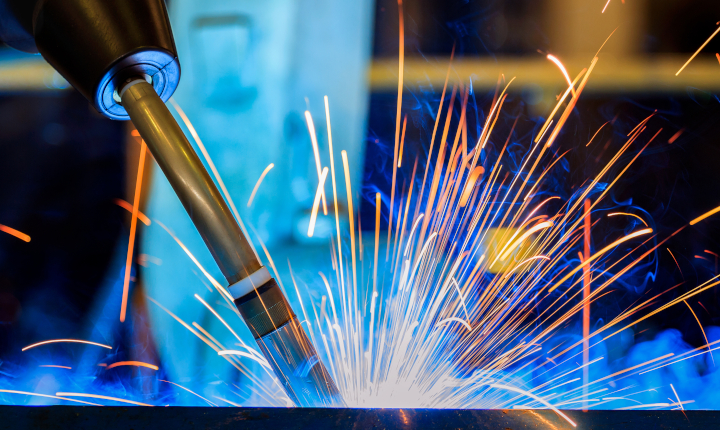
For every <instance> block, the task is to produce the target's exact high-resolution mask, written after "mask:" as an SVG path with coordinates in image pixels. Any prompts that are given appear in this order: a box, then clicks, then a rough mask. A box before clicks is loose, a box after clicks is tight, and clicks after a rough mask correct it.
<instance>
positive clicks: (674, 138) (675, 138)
mask: <svg viewBox="0 0 720 430" xmlns="http://www.w3.org/2000/svg"><path fill="white" fill-rule="evenodd" d="M684 131H685V128H684V127H683V128H681V129H680V130H678V131H677V133H675V134H673V135H672V137H671V138H670V139H668V143H673V142H675V141H676V140H677V139H678V137H680V135H681V134H683V132H684Z"/></svg>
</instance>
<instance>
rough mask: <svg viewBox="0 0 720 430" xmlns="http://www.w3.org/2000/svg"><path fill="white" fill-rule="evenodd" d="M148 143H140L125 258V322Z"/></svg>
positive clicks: (122, 309)
mask: <svg viewBox="0 0 720 430" xmlns="http://www.w3.org/2000/svg"><path fill="white" fill-rule="evenodd" d="M146 149H147V145H146V144H145V141H144V140H143V141H142V143H141V144H140V159H139V160H138V171H137V180H136V181H135V196H134V198H133V206H132V218H131V219H130V240H129V241H128V252H127V258H126V260H125V279H124V280H123V295H122V303H121V305H120V322H125V313H126V312H127V300H128V292H129V290H130V269H131V268H132V256H133V247H134V246H135V232H136V231H137V220H138V208H139V206H140V191H141V190H142V178H143V169H144V168H145V152H147V151H146Z"/></svg>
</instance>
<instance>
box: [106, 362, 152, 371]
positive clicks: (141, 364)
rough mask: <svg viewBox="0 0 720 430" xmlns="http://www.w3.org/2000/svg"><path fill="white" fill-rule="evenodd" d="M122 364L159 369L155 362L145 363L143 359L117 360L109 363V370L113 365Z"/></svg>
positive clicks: (118, 365)
mask: <svg viewBox="0 0 720 430" xmlns="http://www.w3.org/2000/svg"><path fill="white" fill-rule="evenodd" d="M120 366H138V367H147V368H148V369H152V370H158V369H159V367H157V366H156V365H154V364H150V363H143V362H142V361H117V362H115V363H113V364H109V365H108V366H107V368H108V370H109V369H112V368H113V367H120Z"/></svg>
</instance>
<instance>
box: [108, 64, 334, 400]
mask: <svg viewBox="0 0 720 430" xmlns="http://www.w3.org/2000/svg"><path fill="white" fill-rule="evenodd" d="M119 96H120V98H121V101H122V105H123V107H124V108H125V109H126V110H127V113H128V115H129V116H130V119H131V120H132V122H133V124H135V127H136V128H137V130H138V132H139V133H140V136H141V137H142V138H143V139H144V140H145V143H147V146H148V148H149V150H150V152H151V153H152V155H153V156H154V157H155V160H156V161H157V163H158V165H160V168H161V169H162V171H163V172H164V173H165V176H166V177H167V179H168V181H169V182H170V185H172V187H173V189H174V190H175V193H176V194H177V195H178V197H179V198H180V201H181V202H182V204H183V206H184V207H185V210H186V211H187V213H188V214H189V215H190V218H191V219H192V221H193V224H195V227H196V228H197V230H198V232H200V235H201V236H202V238H203V240H204V241H205V244H206V245H207V247H208V249H210V252H211V253H212V255H213V257H214V258H215V261H216V262H217V264H218V266H219V267H220V270H221V271H222V272H223V275H225V278H226V279H227V280H228V282H229V283H230V288H229V290H230V293H231V294H232V295H233V298H234V299H235V305H236V306H237V308H238V310H239V311H240V314H241V315H242V316H243V319H244V320H245V323H246V324H247V325H248V327H249V328H250V331H251V332H252V333H253V336H254V337H255V340H256V341H257V343H258V345H259V346H260V350H261V351H262V353H263V355H265V358H266V359H267V361H268V363H270V366H271V367H272V368H273V370H274V371H275V374H276V375H277V377H278V378H279V379H280V381H281V382H282V384H283V387H284V388H285V391H286V392H287V394H288V396H289V397H290V399H291V400H293V402H295V404H296V405H297V406H310V407H313V406H314V407H328V406H343V405H344V402H343V400H342V397H341V396H340V393H339V391H338V389H337V386H336V385H335V383H334V382H333V380H332V378H331V377H330V374H329V373H328V372H327V370H326V369H325V366H324V365H323V364H322V362H321V361H320V359H319V357H318V356H317V352H316V351H315V348H314V347H313V345H312V343H311V342H310V340H309V339H308V337H307V335H306V334H305V331H304V330H303V328H302V327H301V326H300V324H299V323H298V321H297V318H296V317H295V314H294V313H293V311H292V309H291V308H290V304H289V303H288V301H287V299H286V298H285V296H284V294H283V293H282V290H281V289H280V288H279V287H278V285H277V283H276V282H275V280H274V279H272V277H271V276H270V274H269V272H268V271H267V269H265V268H264V267H263V266H262V264H261V263H260V260H259V259H258V257H257V254H255V250H254V249H253V248H252V245H250V243H249V242H248V241H247V238H245V236H244V234H243V232H242V230H241V229H240V226H239V225H238V224H237V222H236V221H235V219H234V218H233V216H232V213H231V212H230V210H229V209H228V206H227V204H226V203H225V200H223V198H222V196H221V195H220V192H219V191H218V189H217V187H215V184H214V182H213V181H212V179H211V178H210V175H208V173H207V170H205V167H204V166H203V164H202V162H201V161H200V158H198V156H197V154H196V153H195V151H194V150H193V149H192V146H191V145H190V142H188V140H187V138H186V137H185V134H183V132H182V130H181V129H180V126H179V125H178V124H177V122H176V121H175V118H173V116H172V115H171V114H170V111H169V110H168V108H167V107H166V106H165V103H163V102H162V100H161V99H160V97H158V95H157V93H156V92H155V89H154V88H153V86H152V85H150V84H149V83H147V82H146V81H145V80H143V79H140V78H138V79H135V80H131V81H130V82H128V83H127V84H125V85H124V86H123V85H121V86H120V92H119Z"/></svg>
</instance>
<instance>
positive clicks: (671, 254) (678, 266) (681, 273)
mask: <svg viewBox="0 0 720 430" xmlns="http://www.w3.org/2000/svg"><path fill="white" fill-rule="evenodd" d="M665 249H667V251H668V252H669V253H670V256H671V257H672V258H673V260H675V265H676V266H677V268H678V270H679V271H680V275H681V276H682V277H683V278H684V277H685V276H684V275H683V272H682V269H681V268H680V265H679V264H678V261H677V259H676V258H675V256H674V255H673V253H672V251H670V248H665Z"/></svg>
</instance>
